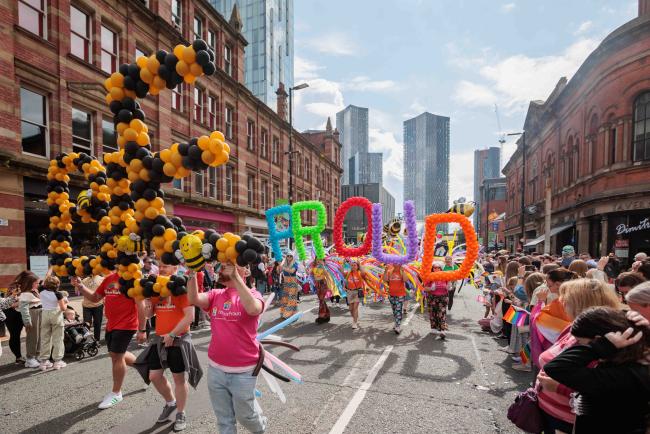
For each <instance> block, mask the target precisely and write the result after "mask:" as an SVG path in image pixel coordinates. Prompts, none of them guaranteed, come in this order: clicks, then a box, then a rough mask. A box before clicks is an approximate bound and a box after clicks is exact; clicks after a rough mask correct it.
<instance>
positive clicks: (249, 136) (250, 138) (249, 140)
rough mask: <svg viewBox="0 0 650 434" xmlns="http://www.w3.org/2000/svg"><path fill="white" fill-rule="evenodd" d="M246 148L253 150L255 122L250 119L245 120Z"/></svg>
mask: <svg viewBox="0 0 650 434" xmlns="http://www.w3.org/2000/svg"><path fill="white" fill-rule="evenodd" d="M246 148H247V149H248V150H249V151H254V150H255V122H253V121H252V120H250V119H248V120H247V121H246Z"/></svg>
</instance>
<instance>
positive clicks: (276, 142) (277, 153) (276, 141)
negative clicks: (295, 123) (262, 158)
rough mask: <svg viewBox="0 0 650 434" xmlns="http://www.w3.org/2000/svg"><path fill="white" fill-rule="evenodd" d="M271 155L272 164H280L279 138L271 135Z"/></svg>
mask: <svg viewBox="0 0 650 434" xmlns="http://www.w3.org/2000/svg"><path fill="white" fill-rule="evenodd" d="M271 157H272V161H273V163H274V164H280V139H278V138H277V137H276V136H273V149H272V150H271Z"/></svg>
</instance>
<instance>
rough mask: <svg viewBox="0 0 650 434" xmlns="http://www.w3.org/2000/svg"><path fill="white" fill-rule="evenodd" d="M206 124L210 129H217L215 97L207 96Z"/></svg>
mask: <svg viewBox="0 0 650 434" xmlns="http://www.w3.org/2000/svg"><path fill="white" fill-rule="evenodd" d="M208 126H209V127H210V129H211V130H212V131H214V130H216V129H217V98H216V97H214V96H208Z"/></svg>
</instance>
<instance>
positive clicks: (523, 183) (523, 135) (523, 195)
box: [508, 131, 526, 252]
mask: <svg viewBox="0 0 650 434" xmlns="http://www.w3.org/2000/svg"><path fill="white" fill-rule="evenodd" d="M508 135H509V136H521V160H522V171H521V217H520V224H521V251H522V252H523V251H524V242H525V241H526V232H525V228H524V212H525V211H526V206H525V203H524V202H525V201H526V131H522V132H520V133H510V134H508Z"/></svg>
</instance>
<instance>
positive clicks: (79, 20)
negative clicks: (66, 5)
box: [70, 6, 92, 62]
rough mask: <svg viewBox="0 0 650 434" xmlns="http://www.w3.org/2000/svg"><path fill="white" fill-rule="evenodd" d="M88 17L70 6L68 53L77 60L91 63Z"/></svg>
mask: <svg viewBox="0 0 650 434" xmlns="http://www.w3.org/2000/svg"><path fill="white" fill-rule="evenodd" d="M90 28H91V22H90V15H88V14H86V13H85V12H82V11H81V10H79V9H77V8H76V7H74V6H70V52H71V53H72V54H74V55H75V56H77V57H78V58H80V59H82V60H85V61H86V62H90V61H91V53H92V50H91V46H92V45H91V38H90Z"/></svg>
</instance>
